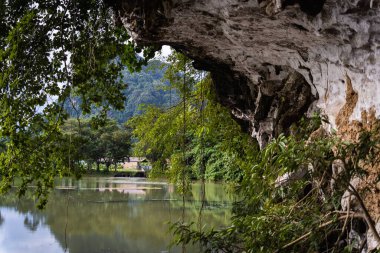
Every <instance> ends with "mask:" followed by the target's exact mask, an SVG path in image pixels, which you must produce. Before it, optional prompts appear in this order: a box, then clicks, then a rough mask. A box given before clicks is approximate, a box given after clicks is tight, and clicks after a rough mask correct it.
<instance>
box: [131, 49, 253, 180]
mask: <svg viewBox="0 0 380 253" xmlns="http://www.w3.org/2000/svg"><path fill="white" fill-rule="evenodd" d="M169 63H170V64H169V66H168V68H167V70H166V73H165V76H166V78H167V79H168V80H169V82H170V85H171V88H172V89H173V90H175V91H176V92H178V94H179V97H180V99H181V101H179V102H176V103H175V104H173V105H170V106H168V107H156V106H146V107H145V108H144V113H143V114H142V115H140V116H136V117H134V118H132V120H131V121H130V122H129V123H128V125H129V126H131V128H132V129H133V134H134V136H135V138H136V139H137V142H136V143H135V145H134V151H135V153H136V154H138V155H140V156H146V157H147V158H148V159H149V160H150V162H151V163H152V164H153V171H152V173H153V174H158V175H162V174H166V173H170V175H171V177H172V178H177V179H178V178H179V177H181V175H180V174H181V173H180V171H182V169H181V168H182V167H183V166H184V163H185V164H186V165H187V172H186V173H187V177H189V178H202V177H204V176H205V177H206V178H208V179H213V180H222V179H223V180H231V181H232V180H234V179H237V178H238V177H239V175H241V173H242V170H241V168H240V165H239V159H240V158H241V159H248V157H249V156H250V155H251V154H249V152H254V150H255V148H254V147H255V143H254V142H253V140H252V139H251V138H250V137H249V136H248V135H246V134H243V133H241V130H240V127H239V126H238V124H237V123H236V122H235V121H234V120H233V119H232V118H231V115H230V113H229V112H228V110H227V109H226V108H223V107H222V106H221V105H220V104H218V103H217V102H216V97H215V92H214V87H213V83H212V82H211V79H210V77H208V76H203V73H201V72H199V71H196V70H195V69H194V68H193V67H192V66H191V61H190V60H189V59H187V58H185V57H184V56H183V55H181V54H178V53H174V54H173V55H172V56H171V57H170V58H169ZM184 69H186V72H183V70H184ZM184 82H185V83H184ZM184 117H185V119H184ZM245 147H250V149H247V148H245ZM243 150H246V151H247V153H245V151H243ZM248 150H250V151H249V152H248ZM183 151H185V152H183ZM183 153H184V154H183ZM183 155H185V157H183Z"/></svg>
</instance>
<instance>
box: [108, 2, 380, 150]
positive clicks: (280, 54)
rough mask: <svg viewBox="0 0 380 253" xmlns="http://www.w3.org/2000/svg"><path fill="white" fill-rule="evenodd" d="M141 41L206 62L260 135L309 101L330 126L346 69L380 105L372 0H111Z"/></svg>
mask: <svg viewBox="0 0 380 253" xmlns="http://www.w3.org/2000/svg"><path fill="white" fill-rule="evenodd" d="M113 4H114V6H115V9H117V10H118V11H119V12H118V14H119V15H120V19H121V20H122V22H123V24H124V25H125V27H126V28H127V29H128V30H129V31H130V32H131V34H132V36H133V38H134V39H135V40H136V41H137V42H138V43H141V44H146V45H147V44H153V45H170V46H172V47H174V48H175V49H177V50H180V51H182V52H184V53H185V54H187V55H188V56H189V57H191V58H193V59H194V60H195V65H196V67H198V68H200V69H205V70H209V71H210V72H211V73H212V77H213V79H214V80H215V83H216V88H217V92H218V94H219V98H220V101H221V102H222V103H223V104H225V105H226V106H228V107H230V108H231V111H232V112H233V114H234V115H235V117H236V118H238V119H240V122H241V123H242V125H243V126H245V127H246V128H247V130H249V131H250V132H251V133H252V135H253V136H255V137H257V139H258V140H259V142H260V143H262V144H265V143H266V141H267V140H268V139H269V138H271V137H273V136H276V135H277V134H279V133H280V132H283V131H285V132H286V131H287V128H288V127H289V125H290V124H291V123H293V122H295V121H297V120H298V119H299V118H300V117H301V116H302V115H303V114H304V113H305V112H307V111H308V110H316V109H317V110H321V111H322V112H323V113H325V114H327V115H328V116H329V119H330V121H331V122H332V123H333V126H334V127H335V126H336V125H335V118H336V116H337V114H338V113H339V111H340V109H341V107H342V106H343V105H344V104H345V88H346V84H345V75H346V74H347V75H348V76H349V77H350V78H351V80H352V87H353V90H355V91H356V92H357V94H358V101H357V103H356V106H355V107H354V108H353V110H352V115H351V116H350V119H360V115H361V111H363V110H368V109H369V108H374V109H375V110H376V111H379V112H380V110H379V109H380V89H378V88H377V87H378V84H379V82H380V63H379V60H378V58H379V55H380V3H379V1H371V0H326V1H325V0H298V1H297V0H270V1H268V0H150V1H141V0H120V1H119V2H113Z"/></svg>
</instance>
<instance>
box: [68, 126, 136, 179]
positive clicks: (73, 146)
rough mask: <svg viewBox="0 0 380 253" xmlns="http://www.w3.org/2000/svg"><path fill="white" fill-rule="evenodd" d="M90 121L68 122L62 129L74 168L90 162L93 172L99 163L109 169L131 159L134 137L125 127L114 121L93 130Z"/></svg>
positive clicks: (88, 166) (89, 166)
mask: <svg viewBox="0 0 380 253" xmlns="http://www.w3.org/2000/svg"><path fill="white" fill-rule="evenodd" d="M90 123H91V122H90V120H88V119H73V118H70V119H68V120H67V121H66V122H65V124H64V125H63V126H62V131H63V134H64V137H65V138H64V143H63V144H62V145H63V146H65V145H68V146H69V147H70V149H69V150H68V153H67V154H69V157H68V156H67V155H66V157H68V158H69V159H70V162H71V164H70V165H71V166H72V167H73V166H75V165H78V166H80V165H82V164H83V163H82V162H84V161H85V162H86V163H87V168H88V169H90V168H91V167H92V164H93V163H96V167H97V170H98V171H99V165H100V164H101V163H104V164H105V165H106V169H107V170H108V169H109V167H110V165H111V164H114V165H115V169H116V166H117V163H118V162H123V161H124V159H125V158H127V157H129V155H130V150H131V134H130V131H129V130H128V129H126V128H124V127H121V126H119V125H117V123H116V122H115V121H112V120H107V121H106V123H105V125H104V126H101V127H98V128H93V127H91V124H90Z"/></svg>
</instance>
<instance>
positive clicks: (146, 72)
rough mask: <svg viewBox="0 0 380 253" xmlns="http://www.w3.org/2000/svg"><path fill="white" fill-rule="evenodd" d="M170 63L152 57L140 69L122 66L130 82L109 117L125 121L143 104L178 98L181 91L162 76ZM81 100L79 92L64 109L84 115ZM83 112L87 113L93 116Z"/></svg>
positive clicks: (167, 103) (166, 103)
mask: <svg viewBox="0 0 380 253" xmlns="http://www.w3.org/2000/svg"><path fill="white" fill-rule="evenodd" d="M166 68H167V64H165V63H163V62H161V61H158V60H151V61H150V62H149V63H148V64H147V66H143V67H142V70H141V71H140V72H129V71H128V70H127V69H123V71H122V74H123V79H122V82H123V83H124V84H126V85H127V88H126V89H124V90H123V95H124V97H125V100H124V105H123V109H122V110H116V109H111V110H109V111H108V113H107V116H108V118H112V119H115V120H117V121H118V122H119V123H124V122H126V121H127V120H128V119H129V118H131V117H132V116H136V115H139V114H141V108H142V107H143V106H144V105H155V106H158V107H169V106H170V104H174V103H177V102H178V95H177V93H176V92H175V91H174V90H171V89H170V88H168V82H167V81H165V80H163V76H164V73H165V69H166ZM81 103H82V100H81V98H80V97H79V96H76V97H72V98H71V100H67V101H66V102H65V106H64V107H65V110H66V111H67V112H68V113H69V115H70V116H71V117H77V116H78V115H83V112H82V110H81V109H80V104H81ZM91 111H92V114H96V113H98V112H99V108H92V110H91ZM92 114H89V115H84V116H85V117H90V116H93V115H92Z"/></svg>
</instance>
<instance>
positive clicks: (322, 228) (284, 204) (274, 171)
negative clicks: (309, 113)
mask: <svg viewBox="0 0 380 253" xmlns="http://www.w3.org/2000/svg"><path fill="white" fill-rule="evenodd" d="M321 123H322V119H321V118H318V117H313V118H312V119H310V120H308V123H307V124H306V121H305V120H303V121H301V123H300V124H299V126H303V127H304V128H303V129H298V131H297V132H295V134H294V135H292V136H287V137H286V136H283V135H280V136H279V137H278V138H276V139H275V140H273V141H271V142H270V143H269V144H268V145H267V146H266V147H265V148H264V149H263V150H261V151H260V152H258V153H257V155H256V157H255V159H254V163H253V164H254V165H253V166H246V167H245V171H244V176H243V177H242V180H241V181H240V182H239V183H238V184H237V187H236V188H235V190H236V194H237V195H238V196H239V198H238V200H237V201H236V203H235V205H234V217H233V219H232V225H231V226H230V227H228V228H225V229H222V230H211V231H204V232H202V233H200V232H199V231H198V230H197V229H196V228H195V227H194V225H192V224H190V225H186V224H182V223H177V224H174V225H173V227H172V230H173V231H174V232H175V233H176V243H178V244H180V243H189V242H192V243H195V242H198V243H201V244H202V245H203V247H204V250H205V252H221V251H222V252H343V251H345V252H346V251H347V250H349V248H350V247H352V246H353V245H354V244H355V243H356V242H355V240H352V239H349V238H348V233H343V231H345V230H346V229H348V227H347V223H345V222H344V221H345V220H347V219H355V218H354V216H353V215H352V214H350V215H349V216H347V212H340V199H341V198H342V195H343V193H344V192H345V191H346V190H347V189H348V190H349V191H350V192H351V194H353V195H354V196H355V197H356V198H357V199H361V196H360V194H359V193H358V192H357V191H356V190H355V189H354V188H350V185H349V183H350V181H351V180H352V179H353V178H355V177H359V178H360V177H362V176H363V175H365V167H366V166H371V165H373V164H374V163H377V162H378V160H377V159H374V158H378V157H379V154H380V152H379V151H380V150H379V143H380V138H379V134H378V130H377V129H375V130H374V131H363V132H362V133H361V134H360V138H359V139H358V140H357V141H352V142H347V141H342V140H340V139H339V138H337V137H335V136H334V135H332V136H330V137H326V136H320V137H315V136H314V137H313V138H311V139H309V138H308V136H309V135H310V133H311V132H312V131H313V130H315V129H316V128H317V127H318V126H319V125H320V124H321ZM310 126H313V127H310ZM336 161H341V162H342V163H343V165H344V166H343V167H342V169H341V171H340V172H339V173H337V172H335V173H333V171H332V170H331V166H332V163H333V162H336ZM250 164H251V163H250ZM297 174H298V177H296V175H297ZM293 176H295V177H293ZM331 182H334V184H333V186H332V184H331ZM337 200H338V201H337ZM361 209H362V210H365V209H366V208H365V206H364V205H362V204H361ZM363 215H364V216H365V218H361V219H363V221H364V220H365V221H366V222H367V225H368V227H369V229H371V222H368V220H371V217H369V216H368V213H367V214H366V211H363ZM359 219H360V216H359ZM344 224H346V225H344ZM342 242H345V243H346V245H345V244H344V243H342Z"/></svg>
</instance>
